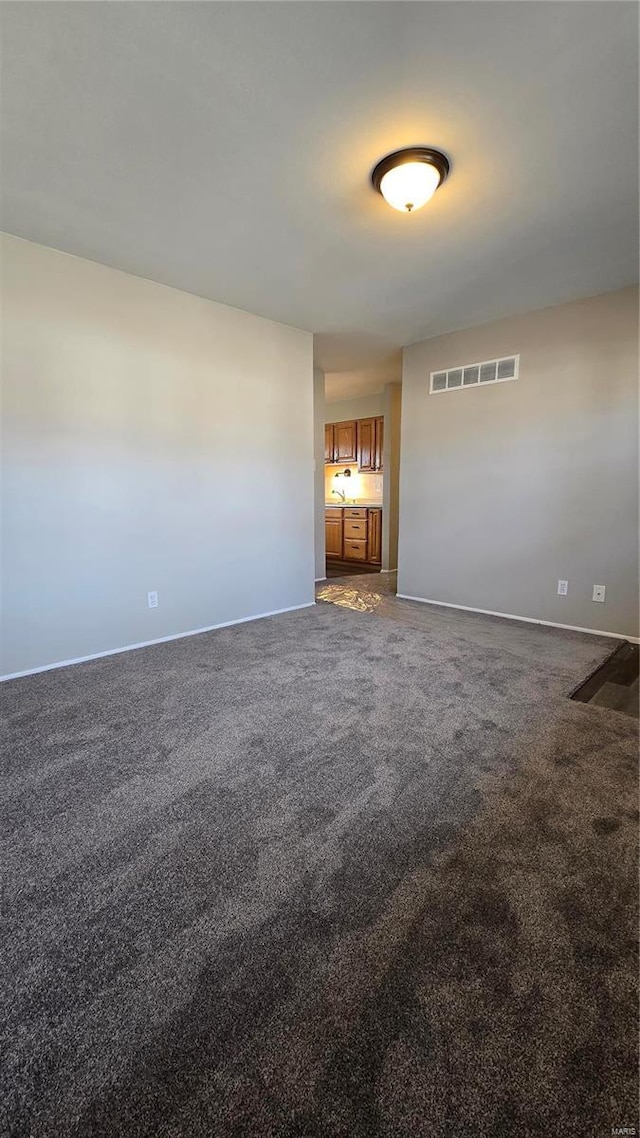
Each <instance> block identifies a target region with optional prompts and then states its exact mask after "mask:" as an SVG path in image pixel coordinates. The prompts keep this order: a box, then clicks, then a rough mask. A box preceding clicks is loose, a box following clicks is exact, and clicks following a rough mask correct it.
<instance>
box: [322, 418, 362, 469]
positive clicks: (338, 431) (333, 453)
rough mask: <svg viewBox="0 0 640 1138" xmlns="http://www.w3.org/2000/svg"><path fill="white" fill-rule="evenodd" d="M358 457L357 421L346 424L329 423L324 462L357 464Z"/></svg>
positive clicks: (325, 431) (325, 438)
mask: <svg viewBox="0 0 640 1138" xmlns="http://www.w3.org/2000/svg"><path fill="white" fill-rule="evenodd" d="M357 457H358V452H357V430H356V421H355V419H349V420H348V421H347V422H346V423H327V424H326V425H325V428H324V461H325V462H356V460H357Z"/></svg>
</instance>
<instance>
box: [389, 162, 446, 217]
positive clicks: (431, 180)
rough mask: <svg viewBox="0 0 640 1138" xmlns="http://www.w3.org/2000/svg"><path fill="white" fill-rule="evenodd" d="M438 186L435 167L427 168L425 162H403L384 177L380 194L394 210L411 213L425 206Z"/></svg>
mask: <svg viewBox="0 0 640 1138" xmlns="http://www.w3.org/2000/svg"><path fill="white" fill-rule="evenodd" d="M439 185H440V174H439V173H438V171H437V170H436V168H435V166H428V165H427V163H426V162H405V163H404V164H403V165H402V166H396V167H395V168H394V169H393V170H389V173H388V174H385V175H384V177H383V179H382V181H381V182H380V193H381V194H382V196H383V198H384V200H385V201H386V202H388V203H389V205H391V206H393V208H394V209H399V210H401V212H402V213H411V211H412V210H414V209H420V206H422V205H426V203H427V202H428V201H429V198H432V197H433V195H434V194H435V192H436V190H437V188H438V186H439Z"/></svg>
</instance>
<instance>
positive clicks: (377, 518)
mask: <svg viewBox="0 0 640 1138" xmlns="http://www.w3.org/2000/svg"><path fill="white" fill-rule="evenodd" d="M367 536H368V538H369V561H373V562H374V563H376V564H380V562H381V561H382V510H369V517H368V519H367Z"/></svg>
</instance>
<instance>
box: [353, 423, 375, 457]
mask: <svg viewBox="0 0 640 1138" xmlns="http://www.w3.org/2000/svg"><path fill="white" fill-rule="evenodd" d="M357 426H358V430H357V435H358V470H375V469H376V467H375V461H376V420H375V419H358V424H357Z"/></svg>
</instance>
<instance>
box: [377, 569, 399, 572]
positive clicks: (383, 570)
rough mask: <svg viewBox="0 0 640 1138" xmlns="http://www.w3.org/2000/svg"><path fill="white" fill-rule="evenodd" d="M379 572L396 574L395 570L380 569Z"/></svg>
mask: <svg viewBox="0 0 640 1138" xmlns="http://www.w3.org/2000/svg"><path fill="white" fill-rule="evenodd" d="M380 572H381V573H397V572H398V570H397V569H381V570H380Z"/></svg>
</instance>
